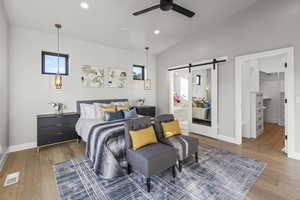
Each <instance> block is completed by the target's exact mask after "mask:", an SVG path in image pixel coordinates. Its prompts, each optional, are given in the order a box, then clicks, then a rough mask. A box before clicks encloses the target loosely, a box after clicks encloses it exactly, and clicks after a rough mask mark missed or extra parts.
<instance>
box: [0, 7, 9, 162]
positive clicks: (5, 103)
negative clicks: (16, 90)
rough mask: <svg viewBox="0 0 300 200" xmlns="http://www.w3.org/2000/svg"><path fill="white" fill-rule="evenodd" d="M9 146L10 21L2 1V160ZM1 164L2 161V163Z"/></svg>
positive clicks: (0, 147)
mask: <svg viewBox="0 0 300 200" xmlns="http://www.w3.org/2000/svg"><path fill="white" fill-rule="evenodd" d="M7 146H8V23H7V18H6V14H5V11H4V7H3V4H2V1H0V162H1V159H2V156H3V153H5V152H6V150H7ZM0 164H1V163H0Z"/></svg>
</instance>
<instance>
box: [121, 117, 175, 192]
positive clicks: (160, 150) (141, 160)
mask: <svg viewBox="0 0 300 200" xmlns="http://www.w3.org/2000/svg"><path fill="white" fill-rule="evenodd" d="M150 126H152V124H151V120H150V117H144V118H137V119H132V120H129V121H126V122H125V141H126V148H127V149H126V158H127V161H128V174H130V173H131V169H134V170H136V171H138V172H139V173H141V174H143V175H144V176H145V177H146V178H147V191H148V192H150V188H151V179H150V177H151V176H152V175H155V174H157V173H159V172H161V171H163V170H166V169H168V168H171V167H172V171H173V177H174V178H175V176H176V171H175V170H176V169H175V167H176V162H177V150H176V149H174V148H173V147H171V146H168V145H165V144H162V143H156V144H150V145H147V146H144V147H141V148H139V149H137V150H133V148H132V140H131V136H130V133H129V131H130V130H134V131H137V130H141V129H145V128H149V127H150Z"/></svg>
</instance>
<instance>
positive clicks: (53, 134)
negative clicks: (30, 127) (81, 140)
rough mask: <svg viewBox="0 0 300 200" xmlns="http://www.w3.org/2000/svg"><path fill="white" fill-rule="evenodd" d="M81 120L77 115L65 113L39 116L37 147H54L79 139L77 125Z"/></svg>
mask: <svg viewBox="0 0 300 200" xmlns="http://www.w3.org/2000/svg"><path fill="white" fill-rule="evenodd" d="M78 119H79V115H78V114H77V113H64V114H63V115H60V116H57V115H55V114H47V115H38V116H37V146H38V151H39V148H40V147H42V146H49V145H54V144H57V143H62V142H67V141H70V140H76V139H78V135H77V133H76V131H75V125H76V123H77V121H78Z"/></svg>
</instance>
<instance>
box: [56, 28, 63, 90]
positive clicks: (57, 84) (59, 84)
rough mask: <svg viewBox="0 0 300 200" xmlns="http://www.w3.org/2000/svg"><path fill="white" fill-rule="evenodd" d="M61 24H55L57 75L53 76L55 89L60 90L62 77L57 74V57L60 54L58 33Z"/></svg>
mask: <svg viewBox="0 0 300 200" xmlns="http://www.w3.org/2000/svg"><path fill="white" fill-rule="evenodd" d="M61 27H62V26H61V24H55V28H57V73H56V75H55V88H56V89H61V88H62V75H61V74H60V72H59V57H60V52H59V50H60V49H59V45H60V43H59V42H60V41H59V31H60V29H61Z"/></svg>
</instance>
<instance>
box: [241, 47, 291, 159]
mask: <svg viewBox="0 0 300 200" xmlns="http://www.w3.org/2000/svg"><path fill="white" fill-rule="evenodd" d="M282 54H285V55H286V56H287V63H288V67H287V69H286V74H287V78H288V80H286V83H287V85H286V86H285V90H286V89H287V88H288V90H287V93H286V94H285V95H286V98H287V100H288V104H287V108H288V109H287V113H288V114H287V115H288V126H287V132H288V139H287V143H288V145H287V147H288V149H287V155H288V157H290V158H295V157H297V154H296V153H295V77H294V47H288V48H282V49H275V50H270V51H263V52H259V53H254V54H248V55H243V56H238V57H236V58H235V116H236V117H235V119H236V120H235V137H236V138H235V139H236V143H237V144H242V65H243V63H244V62H245V61H248V60H253V59H258V58H265V57H270V56H277V55H282Z"/></svg>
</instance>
